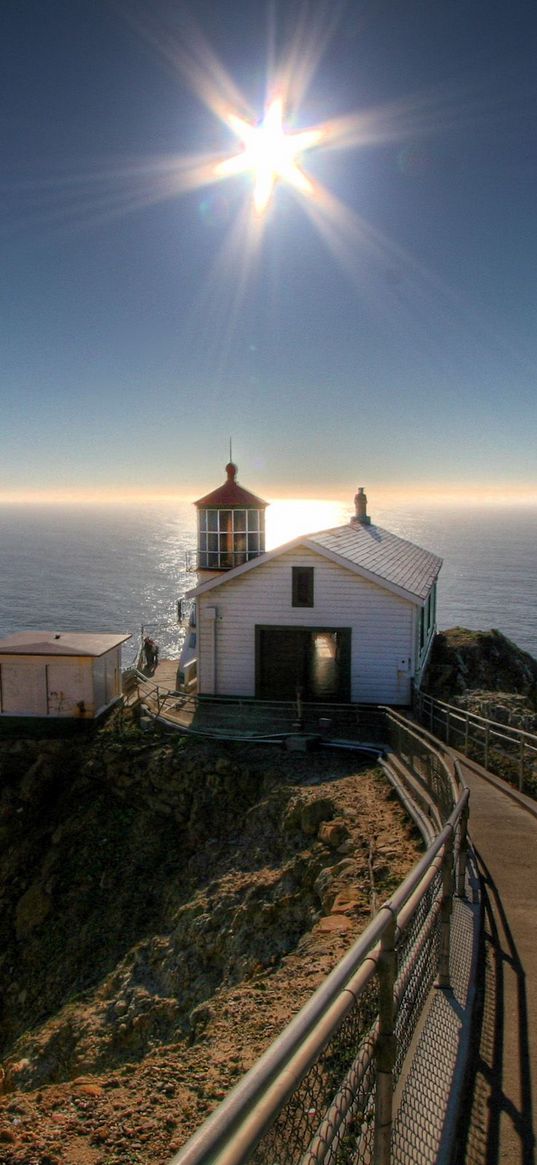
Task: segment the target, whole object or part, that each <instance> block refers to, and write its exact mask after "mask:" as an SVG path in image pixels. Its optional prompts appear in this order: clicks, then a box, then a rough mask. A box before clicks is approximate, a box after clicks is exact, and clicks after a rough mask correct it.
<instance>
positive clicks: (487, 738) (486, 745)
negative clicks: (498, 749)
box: [484, 720, 489, 769]
mask: <svg viewBox="0 0 537 1165" xmlns="http://www.w3.org/2000/svg"><path fill="white" fill-rule="evenodd" d="M484 763H485V768H486V769H488V767H489V722H488V720H487V723H486V724H485V762H484Z"/></svg>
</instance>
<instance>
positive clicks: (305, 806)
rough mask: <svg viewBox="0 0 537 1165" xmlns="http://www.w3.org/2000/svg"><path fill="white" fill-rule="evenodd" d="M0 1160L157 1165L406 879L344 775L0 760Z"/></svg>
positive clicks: (371, 789) (195, 749)
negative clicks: (380, 901)
mask: <svg viewBox="0 0 537 1165" xmlns="http://www.w3.org/2000/svg"><path fill="white" fill-rule="evenodd" d="M0 773H1V781H0V840H1V850H0V855H1V856H0V902H1V907H2V909H1V912H0V927H1V931H2V934H1V939H2V941H1V951H2V953H1V955H0V990H1V993H2V997H3V1000H4V1003H3V1010H2V1015H1V1027H0V1040H1V1049H0V1055H1V1057H2V1060H3V1082H4V1096H3V1098H2V1100H1V1101H0V1155H1V1159H2V1162H5V1165H23V1163H24V1165H55V1163H57V1162H58V1163H59V1162H61V1163H62V1165H116V1163H118V1165H119V1162H121V1163H122V1165H123V1163H132V1165H134V1163H139V1165H145V1163H146V1162H147V1163H149V1162H151V1165H159V1163H162V1162H165V1161H167V1160H168V1158H169V1156H170V1155H171V1153H172V1152H173V1151H174V1150H175V1149H176V1148H177V1147H178V1146H179V1145H180V1144H181V1143H182V1142H183V1141H184V1139H185V1138H186V1137H187V1136H188V1135H189V1133H190V1132H191V1131H192V1130H193V1128H194V1127H196V1125H197V1124H198V1123H199V1121H200V1120H201V1119H202V1118H203V1116H204V1115H205V1113H206V1112H207V1111H208V1110H209V1109H210V1108H211V1107H213V1106H214V1105H215V1104H216V1102H217V1101H218V1099H220V1098H221V1097H222V1096H223V1095H224V1094H225V1092H226V1091H227V1089H228V1088H229V1087H230V1085H231V1084H232V1083H234V1082H235V1080H236V1079H237V1078H238V1076H240V1075H241V1074H242V1072H243V1071H244V1070H245V1069H246V1068H247V1067H249V1066H250V1064H251V1063H252V1062H253V1061H254V1060H255V1059H256V1058H257V1056H258V1055H259V1054H260V1052H261V1051H262V1050H263V1049H264V1048H265V1047H266V1046H267V1045H268V1044H269V1043H270V1042H271V1041H272V1039H273V1038H274V1037H275V1035H276V1034H277V1032H278V1031H279V1030H280V1029H281V1028H282V1027H283V1026H284V1025H285V1023H286V1022H287V1021H288V1020H289V1018H290V1017H291V1016H292V1014H294V1013H295V1012H296V1010H297V1009H298V1008H299V1007H300V1006H301V1005H302V1004H303V1003H304V1002H305V1000H306V999H307V998H308V997H309V995H310V994H311V993H312V991H313V990H314V989H315V987H316V986H317V985H318V983H319V982H320V981H321V980H322V979H323V978H324V976H325V975H326V974H327V972H328V971H329V970H330V969H331V967H332V966H333V965H334V964H335V963H336V962H337V961H338V959H339V958H340V957H341V955H342V954H343V953H344V951H345V950H346V949H347V948H348V946H349V944H350V942H351V941H352V940H353V938H354V937H355V936H356V935H357V934H358V933H359V931H360V930H362V929H363V927H364V925H365V923H366V922H367V920H368V918H369V915H370V911H371V904H372V900H373V898H374V897H375V896H377V895H378V896H382V897H385V896H386V895H387V894H389V893H390V891H391V890H392V889H393V887H394V886H395V885H396V884H397V883H398V882H399V881H400V880H401V878H402V877H403V876H404V874H405V873H406V871H407V870H408V869H409V867H410V866H411V865H412V864H413V862H414V861H415V859H416V856H417V853H418V850H419V846H418V843H417V842H416V839H415V837H414V833H413V830H412V828H411V826H410V825H409V823H408V822H407V820H406V818H405V817H404V814H403V812H402V810H401V808H400V806H399V804H398V803H397V802H396V801H395V800H394V798H393V796H392V794H391V792H390V790H389V787H388V786H387V784H386V782H385V780H384V778H383V776H382V775H381V774H380V772H379V771H377V770H375V769H371V768H370V767H369V768H368V767H367V766H364V765H363V764H362V763H361V762H360V761H357V759H356V757H355V756H353V755H352V754H341V753H331V752H319V753H315V754H308V755H301V754H295V753H292V754H290V753H286V752H284V751H283V750H280V749H276V748H262V747H260V746H257V747H255V746H248V747H245V746H239V745H232V744H228V745H225V744H221V745H212V744H207V743H200V742H196V741H194V740H185V739H184V738H181V737H178V736H177V737H176V736H171V737H170V736H162V735H160V734H158V733H155V734H153V733H149V734H143V733H141V732H140V731H139V730H138V729H137V727H136V726H135V725H134V723H133V724H132V725H130V726H128V727H125V724H123V727H121V725H119V726H116V727H114V725H113V724H112V725H109V726H108V727H106V728H105V729H103V730H101V731H99V732H98V733H97V734H96V735H95V736H94V737H93V738H91V739H90V740H87V741H85V742H81V741H79V740H56V741H52V740H50V741H30V740H17V741H4V742H0Z"/></svg>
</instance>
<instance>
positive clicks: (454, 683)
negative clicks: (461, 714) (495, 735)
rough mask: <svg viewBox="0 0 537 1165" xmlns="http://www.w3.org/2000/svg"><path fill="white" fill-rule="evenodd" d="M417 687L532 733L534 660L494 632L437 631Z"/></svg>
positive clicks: (536, 722) (536, 726)
mask: <svg viewBox="0 0 537 1165" xmlns="http://www.w3.org/2000/svg"><path fill="white" fill-rule="evenodd" d="M423 690H424V691H425V692H427V693H428V694H429V695H431V696H434V697H435V698H436V699H438V700H445V701H446V702H447V703H452V704H458V705H459V706H461V707H464V708H468V709H469V711H471V712H475V713H476V714H477V715H480V716H485V717H487V718H489V719H491V720H498V721H500V722H501V723H506V724H507V723H508V724H511V725H512V726H513V727H517V728H524V729H526V730H527V731H530V732H535V731H537V660H535V659H533V656H531V655H529V654H528V652H526V651H522V649H521V648H520V647H517V645H516V644H515V643H512V642H511V640H510V639H507V638H506V636H505V635H502V633H501V632H500V631H495V630H492V631H469V630H468V629H467V628H465V627H453V628H451V629H450V630H449V631H441V632H440V633H439V634H438V635H437V636H436V637H435V641H434V644H433V649H432V652H431V656H430V659H429V664H428V668H427V674H426V677H425V683H424V685H423Z"/></svg>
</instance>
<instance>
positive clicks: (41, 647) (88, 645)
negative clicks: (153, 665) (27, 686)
mask: <svg viewBox="0 0 537 1165" xmlns="http://www.w3.org/2000/svg"><path fill="white" fill-rule="evenodd" d="M130 638H131V636H130V632H128V631H127V632H121V633H118V632H115V633H108V632H101V631H16V632H15V633H14V634H13V635H8V636H6V638H5V639H0V655H56V656H61V655H88V656H94V657H97V656H99V655H105V654H106V652H107V651H111V650H112V648H114V647H119V645H120V643H125V642H126V640H127V639H130Z"/></svg>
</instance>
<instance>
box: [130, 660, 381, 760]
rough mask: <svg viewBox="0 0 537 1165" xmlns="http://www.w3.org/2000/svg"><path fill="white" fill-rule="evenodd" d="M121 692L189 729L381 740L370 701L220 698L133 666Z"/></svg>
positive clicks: (378, 717) (242, 734)
mask: <svg viewBox="0 0 537 1165" xmlns="http://www.w3.org/2000/svg"><path fill="white" fill-rule="evenodd" d="M125 694H126V696H127V698H128V700H129V701H131V702H132V700H133V698H134V699H135V701H136V702H138V703H140V704H143V705H145V706H146V707H147V709H148V711H149V712H151V713H152V714H153V715H155V716H159V717H162V718H163V719H166V720H169V721H170V722H171V723H173V722H174V721H176V722H177V723H180V722H181V718H183V720H184V719H185V717H186V716H187V714H188V717H189V719H190V721H191V730H192V731H196V729H198V730H199V731H200V732H203V733H204V734H206V735H211V736H213V737H219V736H221V737H225V738H226V739H230V738H232V737H233V736H234V735H235V736H237V737H249V738H252V739H255V738H257V739H267V738H268V737H271V736H272V737H278V736H283V735H291V734H292V733H298V732H300V733H305V734H306V735H307V734H309V733H311V734H312V735H321V736H323V735H324V736H326V738H327V739H328V738H329V737H330V736H333V735H334V734H335V733H337V735H338V736H344V737H346V738H348V739H349V740H354V741H369V742H370V743H372V744H374V743H379V744H382V743H384V742H385V739H386V722H385V715H384V712H383V710H382V709H380V708H377V706H375V705H371V704H363V705H362V704H352V705H351V704H318V703H315V704H313V703H311V704H310V703H304V702H302V701H301V702H300V706H299V707H297V703H296V701H292V700H255V699H249V698H246V697H245V698H242V699H241V698H236V697H233V698H231V697H230V698H226V697H224V696H220V697H219V696H201V697H200V696H197V695H196V694H195V693H193V694H189V693H186V692H185V693H182V692H170V691H169V689H168V688H165V687H161V686H159V685H158V684H155V682H154V680H152V679H150V678H147V677H146V676H144V675H143V673H141V672H136V671H135V670H134V669H131V672H130V676H129V678H128V679H127V687H126V689H125Z"/></svg>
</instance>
